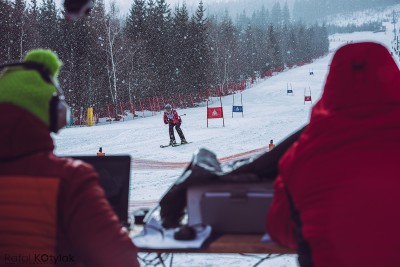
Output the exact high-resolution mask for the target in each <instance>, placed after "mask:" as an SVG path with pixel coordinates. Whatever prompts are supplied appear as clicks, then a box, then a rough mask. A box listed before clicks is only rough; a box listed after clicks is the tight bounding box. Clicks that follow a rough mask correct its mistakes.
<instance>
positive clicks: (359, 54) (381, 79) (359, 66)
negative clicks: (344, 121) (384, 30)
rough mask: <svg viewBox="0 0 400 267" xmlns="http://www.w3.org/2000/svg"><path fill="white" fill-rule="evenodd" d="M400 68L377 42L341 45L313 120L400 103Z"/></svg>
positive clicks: (313, 113) (314, 110) (332, 63)
mask: <svg viewBox="0 0 400 267" xmlns="http://www.w3.org/2000/svg"><path fill="white" fill-rule="evenodd" d="M399 74H400V73H399V68H398V66H397V65H396V63H395V62H394V60H393V58H392V56H391V55H390V54H389V52H388V50H387V49H386V48H385V47H384V46H382V45H380V44H377V43H354V44H349V45H345V46H343V47H341V48H340V49H339V50H338V51H337V52H336V54H335V55H334V57H333V60H332V62H331V65H330V71H329V75H328V77H327V79H326V83H325V88H324V92H323V94H322V97H321V99H320V101H319V102H318V103H317V104H316V105H315V107H314V108H313V112H312V116H311V120H313V119H315V117H316V116H319V115H321V114H326V113H327V112H329V113H332V112H343V111H345V112H346V113H349V112H351V110H352V109H353V108H356V112H357V113H359V112H361V111H365V112H371V110H372V109H373V108H378V107H379V106H385V107H386V106H387V105H399V103H400V90H399V85H400V75H399Z"/></svg>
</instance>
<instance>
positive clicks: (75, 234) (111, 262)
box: [0, 50, 139, 267]
mask: <svg viewBox="0 0 400 267" xmlns="http://www.w3.org/2000/svg"><path fill="white" fill-rule="evenodd" d="M18 64H20V65H10V64H8V67H6V68H4V66H3V67H2V70H1V73H0V121H1V127H0V225H1V231H0V266H8V265H13V266H25V265H29V266H43V265H45V266H56V265H57V266H70V267H71V266H79V267H82V266H84V267H109V266H118V267H121V266H125V267H138V266H139V263H138V260H137V248H136V247H135V245H134V244H133V243H132V241H131V239H130V237H129V236H128V234H127V232H126V231H124V230H123V228H122V227H121V224H120V223H119V219H118V218H117V216H116V214H115V213H114V212H113V210H112V208H111V206H110V204H109V203H108V201H107V199H106V196H105V193H104V190H103V189H102V187H101V185H100V181H99V176H98V174H97V173H96V171H95V170H94V168H93V167H92V166H91V165H88V164H86V163H84V162H82V161H79V160H73V159H71V158H61V157H57V156H56V155H55V154H54V152H53V150H54V144H53V140H52V138H51V135H50V132H51V131H52V132H57V131H58V130H59V129H60V128H61V127H63V126H65V122H66V119H65V108H66V105H65V102H64V101H63V95H62V93H61V91H60V90H57V81H56V79H57V74H58V71H59V68H60V66H61V62H60V60H59V59H58V57H57V55H56V54H54V53H53V52H52V51H50V50H32V51H30V52H29V53H28V54H27V55H26V57H25V59H24V62H22V63H18ZM21 64H22V65H21ZM63 117H64V118H63Z"/></svg>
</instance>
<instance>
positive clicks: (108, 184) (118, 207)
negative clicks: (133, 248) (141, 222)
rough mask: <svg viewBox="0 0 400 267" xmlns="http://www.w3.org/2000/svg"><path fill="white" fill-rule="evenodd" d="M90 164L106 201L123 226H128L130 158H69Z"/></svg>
mask: <svg viewBox="0 0 400 267" xmlns="http://www.w3.org/2000/svg"><path fill="white" fill-rule="evenodd" d="M70 157H71V158H74V159H79V160H82V161H85V162H87V163H89V164H91V165H92V166H93V167H94V168H95V169H96V171H97V173H98V174H99V176H100V183H101V185H102V186H103V188H104V191H105V193H106V196H107V199H108V201H109V202H110V204H111V206H112V208H113V209H114V212H115V213H116V214H117V215H118V218H119V220H120V222H121V224H122V225H123V226H129V222H128V206H129V188H130V187H129V186H130V172H131V157H130V156H125V155H124V156H70Z"/></svg>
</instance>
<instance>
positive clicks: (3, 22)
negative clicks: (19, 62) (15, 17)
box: [0, 0, 13, 61]
mask: <svg viewBox="0 0 400 267" xmlns="http://www.w3.org/2000/svg"><path fill="white" fill-rule="evenodd" d="M12 10H13V8H12V5H11V3H10V2H9V1H8V0H0V59H2V61H11V60H12V59H13V58H12V55H11V50H12V48H11V46H12V43H11V40H12V39H11V26H12V24H13V21H12V17H11V16H10V14H11V13H12Z"/></svg>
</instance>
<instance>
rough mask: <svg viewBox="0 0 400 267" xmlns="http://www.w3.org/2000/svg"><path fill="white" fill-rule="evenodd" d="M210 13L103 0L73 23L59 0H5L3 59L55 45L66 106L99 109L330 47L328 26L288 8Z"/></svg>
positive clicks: (205, 84) (160, 3) (1, 2)
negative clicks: (123, 10) (121, 6)
mask: <svg viewBox="0 0 400 267" xmlns="http://www.w3.org/2000/svg"><path fill="white" fill-rule="evenodd" d="M272 11H273V12H272ZM205 14H206V13H205V9H204V6H203V4H202V2H201V1H200V3H199V5H198V7H197V9H196V11H195V13H194V14H189V12H188V9H187V7H186V5H185V4H182V5H180V6H176V7H174V8H173V9H171V8H170V7H169V5H168V4H167V3H166V2H165V0H134V1H132V4H131V8H130V10H129V12H128V13H127V15H126V17H123V16H122V15H121V14H120V12H119V11H118V7H117V6H116V4H115V3H114V4H111V6H110V7H105V4H104V1H100V0H99V1H95V7H94V9H93V10H92V12H91V15H90V16H89V17H87V18H84V19H82V20H78V21H74V22H71V21H66V20H65V19H64V18H63V13H62V11H61V10H59V9H58V8H57V6H56V4H55V3H54V1H53V0H44V1H43V2H41V3H40V4H39V3H38V1H37V0H28V1H25V0H15V1H9V0H0V25H1V27H0V58H1V61H2V62H11V61H18V60H21V59H22V57H23V56H24V54H25V53H26V52H27V51H28V50H30V49H32V48H37V47H41V48H50V49H53V50H54V51H56V52H57V53H58V55H59V56H60V58H61V59H62V60H63V62H64V67H63V68H62V70H61V73H60V77H59V80H60V84H61V86H62V87H63V88H64V91H65V94H66V99H67V101H68V103H70V104H71V106H72V107H73V108H74V109H75V110H76V109H83V110H86V108H87V107H89V106H93V107H94V108H95V112H96V111H97V112H99V110H100V109H101V108H104V107H108V106H109V105H113V106H114V107H118V106H119V105H120V103H129V102H131V103H132V102H135V100H137V99H141V98H144V97H154V96H168V97H174V96H175V95H178V94H180V95H188V94H189V93H194V94H198V93H200V95H202V94H204V92H205V91H206V90H207V89H208V88H212V87H215V86H217V85H219V84H223V83H228V82H235V81H240V80H244V79H247V78H248V77H250V76H253V75H254V73H255V72H256V73H260V72H261V73H262V72H265V71H268V70H270V69H275V68H278V67H279V68H284V67H285V66H288V65H293V64H296V63H299V62H310V61H311V60H312V59H315V58H318V57H320V56H322V55H324V54H326V53H327V52H328V43H329V42H328V34H327V31H326V29H325V27H324V26H323V25H316V24H315V25H312V26H306V25H304V24H301V23H293V22H292V20H291V16H290V13H289V11H288V9H287V6H286V7H284V8H280V6H279V9H276V8H275V9H273V10H271V15H269V12H268V10H265V9H261V10H260V11H259V12H256V13H254V14H253V16H252V17H249V18H246V16H242V17H241V20H238V19H235V20H234V19H232V18H231V17H229V15H227V14H226V15H224V16H217V15H210V16H209V17H206V15H205ZM160 105H163V103H162V104H160Z"/></svg>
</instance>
